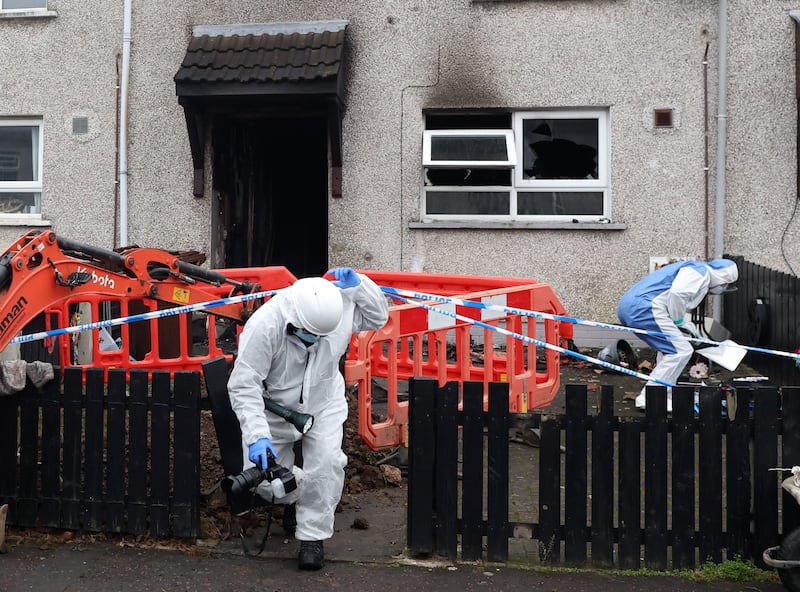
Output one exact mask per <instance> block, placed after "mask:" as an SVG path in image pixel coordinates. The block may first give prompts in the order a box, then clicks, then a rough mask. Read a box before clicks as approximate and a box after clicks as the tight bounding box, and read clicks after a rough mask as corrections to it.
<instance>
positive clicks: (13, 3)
mask: <svg viewBox="0 0 800 592" xmlns="http://www.w3.org/2000/svg"><path fill="white" fill-rule="evenodd" d="M0 10H47V0H0Z"/></svg>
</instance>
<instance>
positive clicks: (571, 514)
mask: <svg viewBox="0 0 800 592" xmlns="http://www.w3.org/2000/svg"><path fill="white" fill-rule="evenodd" d="M587 392H588V389H587V386H586V385H585V384H568V385H567V387H566V393H565V394H566V416H567V417H566V428H565V442H566V453H565V455H564V463H565V468H564V486H565V491H564V558H565V559H566V561H567V562H569V563H583V562H585V561H586V505H587V504H586V500H587V499H588V495H587V473H586V442H587V438H586V427H587V417H586V403H587Z"/></svg>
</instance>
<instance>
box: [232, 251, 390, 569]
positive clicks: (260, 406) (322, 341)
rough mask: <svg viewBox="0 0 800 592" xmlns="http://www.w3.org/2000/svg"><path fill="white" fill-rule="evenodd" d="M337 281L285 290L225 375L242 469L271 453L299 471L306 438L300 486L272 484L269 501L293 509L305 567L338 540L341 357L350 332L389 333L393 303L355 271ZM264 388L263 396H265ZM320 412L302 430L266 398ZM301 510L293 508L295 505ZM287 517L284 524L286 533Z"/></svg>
mask: <svg viewBox="0 0 800 592" xmlns="http://www.w3.org/2000/svg"><path fill="white" fill-rule="evenodd" d="M329 274H330V275H332V276H333V277H334V280H333V281H329V280H327V279H324V278H319V277H316V278H303V279H299V280H297V281H296V282H295V283H294V284H292V285H291V286H289V287H288V288H285V289H283V290H280V291H279V292H278V293H277V294H276V295H275V296H274V297H273V298H271V299H270V300H268V301H267V302H266V303H265V304H264V305H263V306H261V307H260V308H259V309H258V310H256V312H255V313H254V314H253V316H251V317H250V318H249V319H248V321H247V323H246V324H245V326H244V329H243V330H242V334H241V338H240V339H239V351H238V355H237V357H236V361H235V363H234V366H233V370H232V371H231V375H230V378H229V379H228V394H229V396H230V400H231V407H232V408H233V411H234V413H236V416H237V417H238V419H239V425H240V427H241V430H242V444H243V452H244V457H245V458H244V461H245V468H247V467H248V466H253V465H259V466H260V467H261V468H262V469H266V468H267V465H268V456H267V452H268V451H269V453H271V454H272V455H273V456H274V457H275V458H276V459H277V462H278V464H280V465H282V466H284V467H293V465H294V460H295V458H294V443H295V442H296V441H297V440H300V439H301V438H302V441H303V468H302V470H301V469H298V468H297V467H294V468H293V471H294V473H295V475H296V480H297V488H296V489H295V490H293V491H291V492H290V493H287V494H286V495H285V496H283V495H282V494H281V495H282V497H280V498H278V495H277V494H275V492H272V491H270V490H269V487H270V486H269V484H268V483H267V482H266V481H265V482H263V483H262V484H261V485H259V487H258V490H257V491H258V493H259V495H261V496H262V497H265V498H267V499H271V498H272V497H273V496H274V497H275V498H277V499H275V500H274V501H275V503H281V504H285V506H284V507H285V508H286V509H294V510H295V511H296V525H292V526H294V528H295V533H294V534H295V538H296V539H297V540H298V541H300V549H299V553H298V559H299V567H300V569H312V570H315V569H320V568H321V567H323V565H324V552H323V541H324V540H325V539H329V538H330V537H331V536H333V525H334V512H335V511H336V506H337V504H338V503H339V499H340V498H341V495H342V489H343V486H344V467H345V465H346V464H347V456H346V455H345V454H344V452H343V451H342V436H343V430H344V422H345V420H346V419H347V412H348V407H347V400H346V398H345V391H344V378H343V377H342V374H341V372H340V370H339V361H340V359H341V358H342V356H343V355H344V354H345V353H346V351H347V346H348V345H349V343H350V338H351V337H352V335H353V333H357V332H359V331H367V330H375V329H380V328H381V327H383V326H384V325H385V324H386V322H387V320H388V318H389V307H388V303H387V301H386V297H385V296H384V295H383V292H382V291H381V289H380V287H379V286H377V285H376V284H375V283H374V282H373V281H372V280H371V279H369V278H368V277H367V276H365V275H362V274H359V273H357V272H355V271H353V270H352V269H350V268H349V267H344V268H336V269H334V270H332V271H330V272H329ZM265 389H266V392H265ZM264 395H268V396H269V398H270V399H271V400H273V401H274V402H276V403H279V404H280V405H282V406H284V407H286V408H287V409H291V410H294V411H297V412H299V413H307V414H310V415H313V416H314V425H313V427H312V428H311V430H309V431H308V432H307V433H306V434H302V435H301V434H300V433H299V432H298V431H297V430H296V429H295V428H294V427H293V426H292V425H291V424H289V423H288V422H286V421H284V420H283V419H282V418H281V417H279V416H278V415H276V414H273V413H268V412H266V411H265V409H264V400H263V398H262V397H263V396H264ZM292 504H294V506H293V505H292ZM285 519H286V515H284V527H286V524H287V522H286V520H285Z"/></svg>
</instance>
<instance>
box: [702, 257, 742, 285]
mask: <svg viewBox="0 0 800 592" xmlns="http://www.w3.org/2000/svg"><path fill="white" fill-rule="evenodd" d="M708 272H709V275H710V276H711V282H710V283H709V285H708V287H709V288H716V287H718V286H723V285H725V286H727V285H730V284H732V283H734V282H735V281H736V280H738V279H739V268H738V267H737V266H736V263H735V262H734V261H731V260H730V259H714V260H713V261H709V262H708Z"/></svg>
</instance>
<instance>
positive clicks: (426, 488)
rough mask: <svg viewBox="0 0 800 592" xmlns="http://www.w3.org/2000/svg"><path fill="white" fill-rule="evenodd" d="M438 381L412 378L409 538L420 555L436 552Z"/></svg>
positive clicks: (409, 453) (409, 455)
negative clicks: (435, 428) (434, 522)
mask: <svg viewBox="0 0 800 592" xmlns="http://www.w3.org/2000/svg"><path fill="white" fill-rule="evenodd" d="M436 394H437V386H436V382H435V381H434V380H433V379H431V378H412V379H411V380H410V381H409V383H408V399H409V406H408V424H409V430H410V437H409V450H408V505H407V508H406V512H407V516H408V519H407V520H406V530H407V534H406V538H407V540H408V548H409V550H410V551H411V553H413V554H416V555H430V554H431V553H432V552H433V528H432V523H433V479H434V472H433V469H434V463H433V460H434V459H433V455H432V454H431V453H430V451H431V450H433V443H434V422H433V418H434V412H435V411H434V400H435V397H436Z"/></svg>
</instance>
